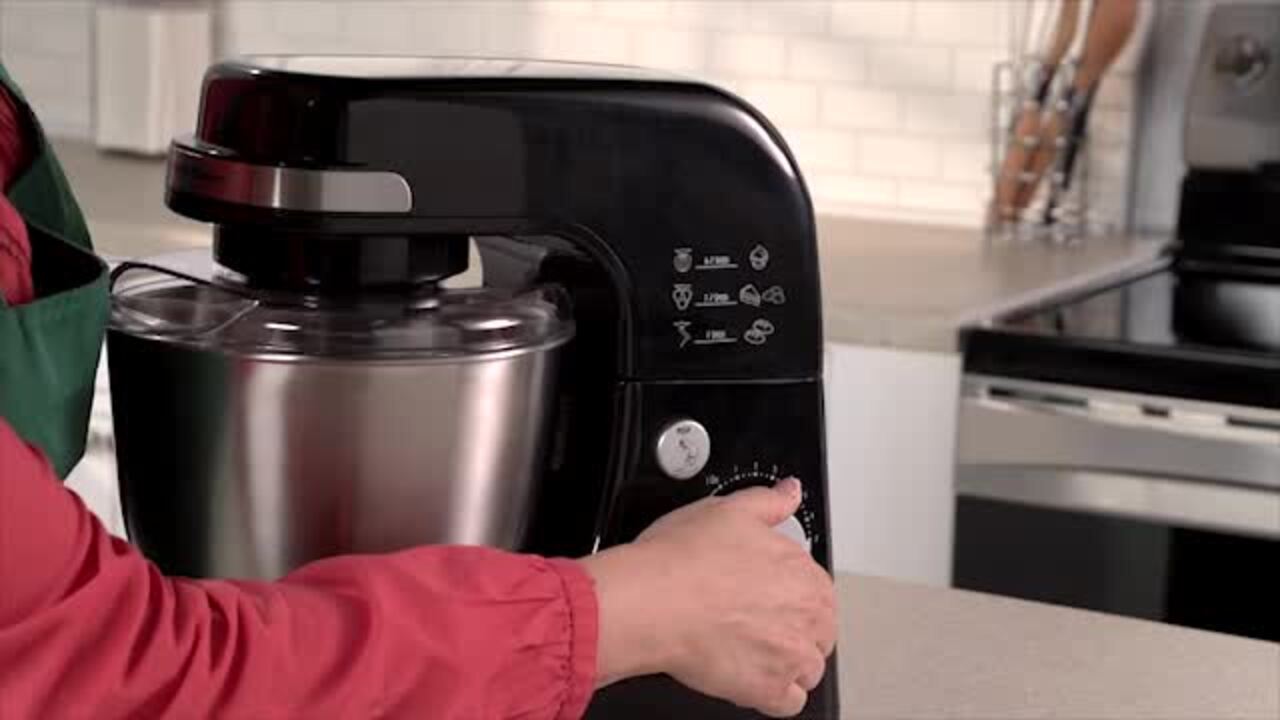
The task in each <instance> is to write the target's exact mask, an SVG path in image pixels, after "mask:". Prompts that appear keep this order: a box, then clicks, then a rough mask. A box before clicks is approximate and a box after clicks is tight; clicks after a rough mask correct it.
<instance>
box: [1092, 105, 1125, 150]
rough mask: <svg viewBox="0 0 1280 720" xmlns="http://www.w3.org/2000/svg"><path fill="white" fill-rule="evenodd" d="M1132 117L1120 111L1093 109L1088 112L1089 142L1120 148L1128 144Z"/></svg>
mask: <svg viewBox="0 0 1280 720" xmlns="http://www.w3.org/2000/svg"><path fill="white" fill-rule="evenodd" d="M1131 118H1132V116H1131V115H1130V114H1129V113H1127V112H1124V111H1122V110H1111V109H1109V108H1100V107H1094V108H1093V110H1091V111H1090V112H1089V138H1090V142H1093V143H1096V144H1099V145H1110V146H1111V147H1112V148H1116V147H1122V146H1124V145H1126V144H1127V143H1128V142H1129V137H1130V135H1131V134H1132V133H1131V130H1132V128H1130V122H1131Z"/></svg>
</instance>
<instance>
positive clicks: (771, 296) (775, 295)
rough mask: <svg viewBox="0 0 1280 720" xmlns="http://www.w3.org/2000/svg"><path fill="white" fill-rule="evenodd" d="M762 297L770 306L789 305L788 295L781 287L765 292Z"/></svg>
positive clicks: (774, 287) (776, 286) (775, 286)
mask: <svg viewBox="0 0 1280 720" xmlns="http://www.w3.org/2000/svg"><path fill="white" fill-rule="evenodd" d="M761 297H762V298H764V301H765V302H767V303H769V304H770V305H786V304H787V293H786V292H784V291H783V289H782V286H781V285H774V286H773V287H771V288H769V289H768V290H765V291H764V295H762V296H761Z"/></svg>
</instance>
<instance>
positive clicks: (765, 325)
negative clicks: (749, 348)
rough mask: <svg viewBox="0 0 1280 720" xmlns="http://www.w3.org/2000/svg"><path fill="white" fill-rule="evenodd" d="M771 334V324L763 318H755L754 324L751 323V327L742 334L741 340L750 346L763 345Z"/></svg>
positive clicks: (772, 330) (772, 331)
mask: <svg viewBox="0 0 1280 720" xmlns="http://www.w3.org/2000/svg"><path fill="white" fill-rule="evenodd" d="M773 333H774V327H773V323H771V322H769V321H768V320H765V319H764V318H757V319H756V321H755V322H753V323H751V327H750V328H748V329H747V331H746V332H744V333H742V339H743V340H745V341H747V342H748V343H750V344H752V345H763V344H765V342H767V341H768V340H769V336H770V335H772V334H773Z"/></svg>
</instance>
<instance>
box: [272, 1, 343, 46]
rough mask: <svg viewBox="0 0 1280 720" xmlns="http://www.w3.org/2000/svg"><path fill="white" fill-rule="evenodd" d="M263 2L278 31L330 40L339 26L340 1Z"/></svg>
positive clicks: (340, 26)
mask: <svg viewBox="0 0 1280 720" xmlns="http://www.w3.org/2000/svg"><path fill="white" fill-rule="evenodd" d="M264 4H265V5H267V6H268V7H269V12H270V18H271V20H270V22H271V28H272V29H273V30H274V31H275V32H277V33H280V34H281V35H287V36H295V37H305V38H319V39H323V40H327V41H330V42H332V41H334V40H335V39H336V38H337V37H338V33H339V31H340V29H341V28H342V20H341V15H342V11H343V10H344V9H345V8H344V7H343V6H342V5H341V4H339V3H335V2H308V1H307V0H271V2H269V3H264Z"/></svg>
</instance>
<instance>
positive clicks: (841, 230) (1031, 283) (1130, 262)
mask: <svg viewBox="0 0 1280 720" xmlns="http://www.w3.org/2000/svg"><path fill="white" fill-rule="evenodd" d="M982 233H983V231H982V230H980V229H968V230H966V229H959V228H943V227H932V226H925V225H912V224H907V223H898V222H881V221H871V220H862V219H858V218H851V217H840V216H832V215H820V216H819V217H818V241H819V252H820V253H821V266H822V294H823V313H824V318H823V324H824V326H825V329H826V337H827V340H829V341H832V342H838V343H850V344H855V345H877V346H885V347H893V348H900V349H907V350H928V351H938V352H954V351H955V350H956V348H957V344H956V343H957V330H958V329H959V328H961V327H963V326H965V325H970V324H973V323H976V322H978V321H981V320H983V319H986V318H988V317H991V316H993V315H996V314H999V313H1001V312H1005V311H1008V310H1011V309H1013V308H1017V307H1020V306H1023V305H1027V304H1030V303H1035V302H1039V301H1042V300H1044V299H1046V298H1048V297H1052V296H1055V295H1059V294H1062V293H1066V292H1070V291H1072V290H1074V289H1077V288H1080V287H1083V286H1086V285H1092V284H1094V283H1104V282H1106V281H1107V280H1108V279H1110V278H1116V277H1121V276H1124V275H1127V274H1130V273H1132V272H1134V271H1136V270H1138V269H1140V268H1142V267H1144V266H1148V265H1151V264H1153V263H1154V262H1155V260H1156V259H1157V258H1158V257H1159V255H1160V254H1161V252H1162V250H1163V247H1164V245H1165V242H1166V241H1165V240H1164V239H1162V238H1155V237H1146V238H1138V237H1129V236H1116V237H1096V238H1088V239H1086V240H1084V241H1083V242H1081V243H1079V244H1075V245H1056V246H1055V245H1049V244H1044V243H1039V242H1027V241H1024V242H1020V243H1017V244H1014V243H1008V242H1005V243H993V244H991V246H990V247H988V246H987V245H986V243H985V242H984V240H983V234H982Z"/></svg>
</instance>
